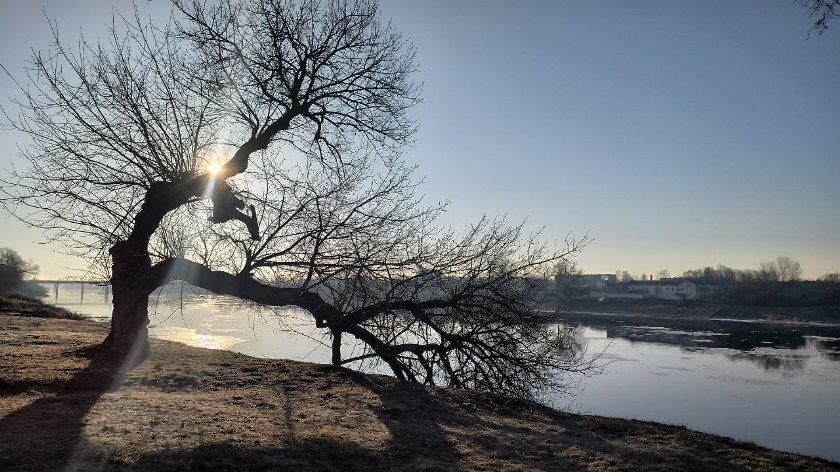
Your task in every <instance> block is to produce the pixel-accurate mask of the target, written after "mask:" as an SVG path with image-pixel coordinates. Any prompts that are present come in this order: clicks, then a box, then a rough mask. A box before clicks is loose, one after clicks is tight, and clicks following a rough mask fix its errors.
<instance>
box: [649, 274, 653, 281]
mask: <svg viewBox="0 0 840 472" xmlns="http://www.w3.org/2000/svg"><path fill="white" fill-rule="evenodd" d="M650 281H651V282H653V274H650Z"/></svg>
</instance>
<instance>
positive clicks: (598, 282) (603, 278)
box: [580, 274, 617, 291]
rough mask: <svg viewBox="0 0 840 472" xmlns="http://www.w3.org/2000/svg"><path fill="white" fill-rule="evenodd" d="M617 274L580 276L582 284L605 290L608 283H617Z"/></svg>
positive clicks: (589, 287)
mask: <svg viewBox="0 0 840 472" xmlns="http://www.w3.org/2000/svg"><path fill="white" fill-rule="evenodd" d="M616 281H617V279H616V276H615V274H583V275H581V276H580V285H581V286H584V287H586V288H587V289H589V291H592V290H604V289H605V288H606V287H607V285H609V284H615V283H616Z"/></svg>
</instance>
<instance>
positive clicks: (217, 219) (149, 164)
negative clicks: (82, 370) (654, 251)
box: [3, 0, 586, 396]
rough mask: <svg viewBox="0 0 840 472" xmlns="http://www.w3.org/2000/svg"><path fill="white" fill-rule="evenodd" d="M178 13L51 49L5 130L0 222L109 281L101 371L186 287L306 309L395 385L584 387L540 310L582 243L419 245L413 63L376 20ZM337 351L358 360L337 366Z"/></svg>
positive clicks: (267, 1) (422, 234) (476, 228)
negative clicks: (7, 147) (560, 269)
mask: <svg viewBox="0 0 840 472" xmlns="http://www.w3.org/2000/svg"><path fill="white" fill-rule="evenodd" d="M173 3H174V7H175V19H174V20H172V21H171V22H170V23H169V24H167V25H163V26H156V25H150V24H147V23H145V22H144V21H142V20H141V19H140V18H138V16H137V15H136V14H135V16H134V17H133V18H131V17H129V18H122V17H121V18H120V19H119V20H118V21H116V22H115V24H114V25H113V26H112V28H111V32H110V33H111V34H110V40H109V42H107V43H105V44H91V43H88V42H86V41H84V40H82V41H81V42H80V43H79V44H80V47H79V48H78V49H70V48H68V47H67V46H66V43H64V42H63V41H62V40H61V38H59V36H58V34H57V33H56V34H55V36H56V37H55V47H54V49H53V50H52V51H50V52H49V53H48V54H35V55H34V56H33V58H32V61H31V68H30V70H29V73H28V76H27V78H26V80H24V81H21V82H22V83H21V85H20V87H21V91H22V92H23V93H24V95H25V99H24V100H23V101H20V102H18V105H19V112H18V114H17V116H15V117H13V118H11V117H9V114H8V113H7V114H6V116H7V117H8V118H9V121H10V122H11V123H12V125H13V126H14V128H15V129H17V130H19V131H22V132H24V133H26V134H27V135H29V137H30V138H31V140H32V144H31V145H30V146H29V147H28V148H26V150H25V151H24V153H23V155H24V157H25V158H26V159H27V160H28V168H26V169H23V170H15V171H13V173H12V174H11V176H10V177H9V178H7V179H6V180H5V182H6V184H7V186H6V189H5V190H4V192H5V193H4V196H3V204H4V206H5V207H6V208H7V209H9V210H11V211H12V212H14V213H15V214H17V215H19V216H21V217H22V218H24V219H25V220H26V221H29V222H31V224H33V225H35V226H37V227H39V228H42V229H44V230H46V231H47V232H48V234H49V235H50V236H51V237H52V238H54V239H56V240H59V241H62V242H64V243H65V244H67V245H68V247H69V248H71V249H72V250H74V251H75V253H76V254H78V255H81V256H84V257H86V258H87V260H88V261H90V262H91V264H92V265H98V264H101V262H102V261H105V260H108V259H110V267H111V273H110V278H111V282H112V285H113V300H114V310H113V315H112V328H111V333H110V334H109V336H108V338H107V339H106V340H105V342H104V343H103V346H104V347H105V348H106V349H107V350H109V351H112V352H116V353H121V354H122V353H127V352H133V353H135V354H140V353H142V352H144V350H145V349H146V346H147V339H146V338H147V329H146V325H147V324H148V308H147V306H148V300H149V295H150V294H151V293H152V292H153V291H154V290H155V289H156V288H157V287H159V286H161V285H162V284H165V283H167V282H169V281H173V280H183V281H186V282H189V283H191V284H193V285H196V286H199V287H203V288H206V289H208V290H211V291H213V292H215V293H218V294H227V295H232V296H234V297H239V298H241V299H243V300H247V301H250V302H254V303H257V304H262V305H270V306H282V305H296V306H299V307H301V308H304V309H306V310H308V311H309V312H310V313H311V314H312V316H313V318H314V322H315V324H316V325H317V326H318V327H321V328H325V329H328V330H329V332H330V333H331V336H332V361H333V363H334V364H339V365H340V364H350V363H356V362H360V361H364V360H368V359H380V360H381V361H382V362H384V363H385V364H386V365H387V366H388V367H389V368H390V369H391V370H392V371H393V373H394V375H396V376H397V377H398V378H400V379H405V380H411V381H416V382H424V383H427V384H438V385H448V386H456V387H471V388H478V389H484V390H494V391H499V392H504V393H509V394H514V395H519V396H528V395H530V393H531V392H532V391H533V388H534V387H548V386H556V385H557V382H559V381H560V379H562V377H560V376H558V375H557V371H558V369H560V370H565V371H576V370H580V369H583V368H585V367H586V363H585V359H583V358H582V357H580V356H568V355H567V353H568V352H570V351H571V349H570V348H569V342H570V337H569V336H568V335H567V333H564V332H562V331H558V330H557V329H556V328H551V327H550V326H549V325H548V324H546V322H547V321H548V319H547V318H546V315H545V314H544V313H542V312H540V311H538V310H537V309H536V303H535V297H536V295H537V293H538V292H539V291H540V290H541V289H542V287H543V283H544V274H546V273H548V272H549V270H548V269H549V268H550V267H551V265H553V264H554V263H555V262H556V261H557V260H559V259H561V258H563V257H566V256H568V255H570V254H572V253H575V252H577V251H578V250H579V249H580V248H581V247H582V244H583V243H585V241H579V240H570V241H567V245H566V246H565V247H563V248H561V249H559V250H552V249H549V248H548V247H546V246H545V245H544V244H541V243H540V242H539V241H538V240H537V238H536V236H530V237H528V236H525V235H523V234H522V228H521V227H517V226H513V227H511V226H508V225H506V224H505V223H504V222H503V221H497V220H492V219H483V220H481V221H480V222H478V223H477V224H475V225H473V226H471V227H469V228H467V229H466V230H465V231H463V232H456V231H453V230H450V229H445V228H440V227H438V226H437V225H436V224H435V219H436V217H437V215H438V214H439V212H440V211H441V208H439V207H427V206H425V205H423V203H422V202H421V200H420V199H419V197H417V192H416V184H415V181H414V180H413V178H412V170H413V168H412V167H410V166H407V165H406V164H404V163H403V161H402V160H401V159H400V157H399V150H400V148H401V147H402V146H403V145H405V143H406V142H407V141H408V140H410V138H411V136H412V135H413V132H414V129H415V125H414V123H413V122H412V120H411V118H410V116H409V110H410V109H411V107H412V106H413V105H414V104H416V103H417V102H418V100H419V89H418V87H417V86H416V85H415V84H414V83H413V82H412V80H411V76H412V72H413V71H414V69H415V65H414V51H413V49H412V47H411V45H410V44H408V43H407V42H406V41H405V40H404V39H403V38H402V36H401V35H400V34H399V33H398V32H397V31H396V30H395V29H394V28H393V27H392V26H391V25H390V24H386V23H382V22H381V21H380V20H379V18H378V13H377V5H376V4H375V3H374V2H371V1H364V0H361V1H358V2H351V1H344V0H337V1H330V2H327V3H325V4H321V3H320V2H318V1H314V0H301V1H299V2H296V1H286V0H242V1H237V0H222V1H220V2H213V3H209V2H208V3H205V2H203V1H201V0H174V2H173ZM344 335H349V336H351V337H352V339H355V340H356V341H357V343H359V344H360V345H361V351H359V352H354V354H352V355H350V356H343V355H342V339H343V336H344Z"/></svg>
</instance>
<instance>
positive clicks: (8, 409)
mask: <svg viewBox="0 0 840 472" xmlns="http://www.w3.org/2000/svg"><path fill="white" fill-rule="evenodd" d="M106 331H107V330H106V327H104V326H103V325H101V324H96V323H92V322H87V321H75V320H62V319H48V318H32V317H24V316H11V315H7V314H0V470H4V471H13V470H61V469H69V470H101V469H107V470H112V469H135V470H173V469H174V470H184V469H198V470H204V469H213V470H248V469H276V470H284V469H292V468H294V469H297V470H342V471H345V470H681V471H685V470H705V471H708V470H726V471H733V470H840V464H838V463H832V462H827V461H823V460H820V459H816V458H811V457H805V456H800V455H796V454H790V453H784V452H779V451H774V450H770V449H766V448H762V447H758V446H755V445H752V444H749V443H743V442H736V441H733V440H730V439H726V438H721V437H717V436H713V435H708V434H703V433H699V432H695V431H691V430H688V429H686V428H682V427H676V426H667V425H661V424H656V423H649V422H642V421H633V420H621V419H614V418H604V417H597V416H584V415H573V414H567V413H562V412H558V411H555V410H552V409H550V408H547V407H543V406H541V405H537V404H534V403H529V402H524V401H519V400H512V399H508V398H503V397H498V396H493V395H487V394H482V393H476V392H470V391H457V390H445V389H426V388H421V387H416V386H411V385H405V384H401V383H399V382H396V381H395V380H393V379H391V378H388V377H382V376H367V375H361V374H358V373H353V372H350V371H347V370H343V369H338V368H334V367H331V366H322V365H315V364H307V363H300V362H293V361H284V360H266V359H257V358H252V357H247V356H244V355H240V354H236V353H232V352H227V351H213V350H207V349H199V348H193V347H188V346H185V345H181V344H177V343H172V342H167V341H161V340H152V353H151V356H150V358H149V359H148V360H146V361H145V362H144V363H143V364H142V365H140V366H139V367H137V368H135V369H133V370H130V371H127V370H125V369H124V368H122V367H121V366H120V365H118V364H117V365H115V364H113V363H110V362H107V361H103V360H101V359H100V360H93V361H91V360H90V359H88V358H87V357H85V356H83V355H81V354H80V352H79V349H80V348H83V347H85V346H88V345H91V344H94V343H97V342H99V341H101V340H102V338H103V337H104V336H105V335H106Z"/></svg>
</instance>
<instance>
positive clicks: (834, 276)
mask: <svg viewBox="0 0 840 472" xmlns="http://www.w3.org/2000/svg"><path fill="white" fill-rule="evenodd" d="M817 280H818V281H821V282H835V283H836V282H840V272H831V273H828V274H823V275H822V276H820V278H818V279H817Z"/></svg>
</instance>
